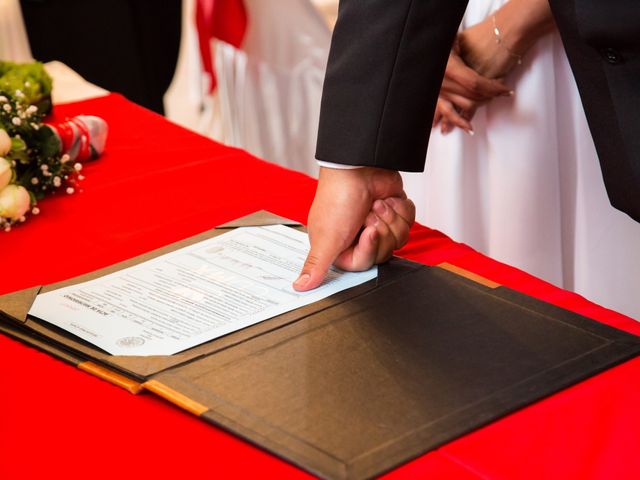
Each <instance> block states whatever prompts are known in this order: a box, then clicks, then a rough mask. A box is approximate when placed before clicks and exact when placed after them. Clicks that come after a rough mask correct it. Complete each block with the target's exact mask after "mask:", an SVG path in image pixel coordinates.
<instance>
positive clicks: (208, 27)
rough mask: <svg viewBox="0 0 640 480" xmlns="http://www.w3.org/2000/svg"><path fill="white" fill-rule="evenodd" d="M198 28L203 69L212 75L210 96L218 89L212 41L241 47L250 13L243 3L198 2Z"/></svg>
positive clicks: (225, 0)
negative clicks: (216, 40) (217, 40)
mask: <svg viewBox="0 0 640 480" xmlns="http://www.w3.org/2000/svg"><path fill="white" fill-rule="evenodd" d="M196 28H197V30H198V42H199V44H200V57H201V59H202V67H203V69H204V71H205V72H206V73H208V74H209V77H210V79H211V83H210V86H209V92H213V90H214V89H215V88H216V74H215V69H214V66H213V54H212V52H211V40H212V39H214V38H217V39H219V40H222V41H223V42H226V43H229V44H231V45H233V46H235V47H240V45H241V44H242V40H243V39H244V35H245V32H246V30H247V11H246V9H245V6H244V2H243V1H242V0H198V3H197V4H196Z"/></svg>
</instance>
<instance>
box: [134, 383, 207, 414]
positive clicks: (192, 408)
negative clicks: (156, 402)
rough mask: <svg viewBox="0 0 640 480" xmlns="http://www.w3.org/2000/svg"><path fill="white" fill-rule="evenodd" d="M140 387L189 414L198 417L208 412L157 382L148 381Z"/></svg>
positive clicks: (196, 403) (193, 401)
mask: <svg viewBox="0 0 640 480" xmlns="http://www.w3.org/2000/svg"><path fill="white" fill-rule="evenodd" d="M142 386H143V387H144V388H145V389H146V390H149V391H150V392H153V393H155V394H156V395H158V396H159V397H162V398H164V399H165V400H168V401H169V402H171V403H173V404H174V405H177V406H178V407H180V408H182V409H184V410H186V411H187V412H189V413H193V414H194V415H196V416H198V417H199V416H200V415H202V414H203V413H204V412H206V411H207V410H209V408H208V407H206V406H204V405H202V404H201V403H198V402H196V401H195V400H192V399H190V398H189V397H187V396H186V395H183V394H182V393H180V392H178V391H177V390H174V389H173V388H171V387H167V386H166V385H165V384H163V383H160V382H159V381H157V380H149V381H147V382H144V383H143V384H142Z"/></svg>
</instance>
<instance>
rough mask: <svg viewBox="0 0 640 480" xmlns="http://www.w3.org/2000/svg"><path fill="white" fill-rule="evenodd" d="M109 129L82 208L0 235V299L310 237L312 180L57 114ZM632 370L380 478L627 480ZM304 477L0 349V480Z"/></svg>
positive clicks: (124, 104) (215, 150)
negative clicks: (196, 249)
mask: <svg viewBox="0 0 640 480" xmlns="http://www.w3.org/2000/svg"><path fill="white" fill-rule="evenodd" d="M79 113H87V114H98V115H101V116H103V117H104V118H105V119H106V120H107V121H108V122H109V124H110V127H111V132H110V138H109V142H108V145H107V152H106V153H105V155H104V156H103V157H102V159H101V160H99V161H98V162H95V163H93V164H89V165H87V166H86V172H85V173H86V176H87V179H86V181H85V182H84V188H83V192H82V193H81V194H79V195H77V196H74V197H69V198H68V197H66V195H60V196H59V197H54V198H50V199H48V200H46V201H44V202H42V203H41V205H40V206H41V210H42V213H41V215H40V216H39V217H35V218H31V219H30V220H29V222H28V223H27V224H25V225H22V226H20V227H18V228H15V229H14V230H13V231H12V232H11V233H9V234H4V235H0V259H1V262H0V265H1V266H2V272H1V274H0V293H7V292H10V291H13V290H17V289H20V288H25V287H29V286H32V285H36V284H46V283H50V282H55V281H57V280H61V279H64V278H68V277H71V276H75V275H78V274H81V273H84V272H87V271H90V270H94V269H96V268H99V267H103V266H105V265H108V264H111V263H114V262H117V261H119V260H123V259H125V258H128V257H131V256H133V255H136V254H139V253H142V252H145V251H148V250H151V249H153V248H156V247H159V246H162V245H165V244H167V243H170V242H173V241H176V240H179V239H181V238H184V237H187V236H190V235H193V234H196V233H198V232H202V231H204V230H207V229H209V228H212V227H214V226H215V225H217V224H220V223H223V222H225V221H228V220H231V219H233V218H236V217H239V216H242V215H245V214H248V213H251V212H253V211H255V210H259V209H268V210H271V211H273V212H276V213H278V214H280V215H283V216H285V217H289V218H292V219H295V220H298V221H302V222H305V221H306V216H307V212H308V209H309V206H310V204H311V200H312V197H313V192H314V189H315V180H313V179H311V178H309V177H306V176H304V175H302V174H299V173H295V172H292V171H288V170H285V169H283V168H280V167H277V166H274V165H271V164H267V163H265V162H263V161H260V160H258V159H256V158H254V157H252V156H250V155H248V154H246V153H244V152H242V151H240V150H236V149H232V148H228V147H225V146H222V145H218V144H216V143H213V142H211V141H210V140H208V139H205V138H203V137H200V136H198V135H195V134H193V133H190V132H188V131H186V130H183V129H181V128H179V127H176V126H174V125H172V124H170V123H169V122H167V121H165V120H164V119H163V118H162V117H160V116H157V115H155V114H153V113H150V112H148V111H146V110H144V109H142V108H140V107H137V106H135V105H133V104H131V103H129V102H128V101H126V100H125V99H124V98H122V97H120V96H118V95H111V96H109V97H106V98H102V99H96V100H91V101H87V102H80V103H75V104H70V105H66V106H62V107H58V108H57V115H58V116H66V115H73V114H79ZM400 254H401V255H403V256H406V257H407V258H411V259H413V260H417V261H421V262H424V263H428V264H435V263H440V262H443V261H447V262H450V263H453V264H455V265H459V266H461V267H463V268H466V269H468V270H471V271H474V272H477V273H479V274H480V275H483V276H485V277H488V278H491V279H493V280H495V281H497V282H499V283H502V284H504V285H506V286H509V287H511V288H514V289H516V290H519V291H522V292H524V293H527V294H529V295H532V296H535V297H538V298H541V299H543V300H546V301H548V302H551V303H554V304H556V305H560V306H562V307H565V308H568V309H570V310H574V311H576V312H578V313H581V314H583V315H586V316H589V317H591V318H594V319H596V320H599V321H601V322H604V323H606V324H609V325H612V326H615V327H618V328H621V329H624V330H627V331H629V332H633V333H636V334H640V324H639V323H637V322H635V321H633V320H631V319H629V318H627V317H624V316H623V315H620V314H617V313H615V312H612V311H610V310H606V309H604V308H602V307H599V306H597V305H594V304H592V303H590V302H588V301H587V300H585V299H584V298H582V297H580V296H578V295H575V294H572V293H569V292H566V291H563V290H560V289H558V288H555V287H553V286H552V285H550V284H548V283H545V282H543V281H541V280H538V279H536V278H534V277H531V276H530V275H527V274H525V273H523V272H521V271H519V270H516V269H514V268H511V267H508V266H506V265H504V264H500V263H498V262H495V261H493V260H491V259H489V258H487V257H485V256H483V255H481V254H479V253H477V252H475V251H473V250H472V249H470V248H469V247H467V246H465V245H462V244H458V243H455V242H453V241H452V240H450V239H449V238H447V237H446V236H444V235H442V234H440V233H438V232H436V231H434V230H430V229H428V228H425V227H422V226H416V227H415V228H414V229H413V231H412V238H411V241H410V243H409V244H408V246H407V247H406V248H404V249H403V250H402V251H401V252H400ZM639 472H640V358H636V359H634V360H632V361H629V362H626V363H624V364H622V365H620V366H618V367H615V368H613V369H610V370H608V371H606V372H604V373H602V374H600V375H597V376H596V377H593V378H591V379H588V380H586V381H584V382H581V383H579V384H577V385H575V386H573V387H571V388H569V389H567V390H564V391H562V392H560V393H558V394H556V395H553V396H551V397H549V398H547V399H545V400H542V401H540V402H538V403H536V404H534V405H532V406H530V407H528V408H525V409H523V410H521V411H519V412H516V413H515V414H512V415H509V416H508V417H505V418H503V419H501V420H499V421H497V422H495V423H493V424H491V425H488V426H486V427H484V428H482V429H480V430H477V431H476V432H474V433H472V434H469V435H466V436H464V437H462V438H460V439H458V440H456V441H453V442H451V443H449V444H447V445H445V446H443V447H441V448H439V449H437V450H435V451H433V452H431V453H429V454H426V455H424V456H422V457H421V458H419V459H417V460H414V461H412V462H410V463H408V464H406V465H404V466H403V467H400V468H398V469H397V470H395V471H393V472H391V473H390V474H389V477H390V478H415V477H416V476H420V477H429V478H460V479H466V478H469V479H480V478H492V479H520V478H530V479H541V478H562V479H567V478H579V479H589V478H600V479H611V478H615V479H623V478H628V479H631V478H638V475H639ZM231 476H233V477H247V476H253V477H258V476H259V477H276V478H291V477H295V478H298V477H304V476H306V474H305V473H303V472H301V471H300V470H298V469H297V468H295V467H293V466H291V465H289V464H287V463H285V462H283V461H281V460H279V459H277V458H275V457H273V456H272V455H270V454H268V453H265V452H263V451H262V450H260V449H259V448H256V447H254V446H251V445H249V444H247V443H246V442H243V441H242V440H240V439H238V438H236V437H235V436H233V435H231V434H228V433H225V432H223V431H221V430H218V429H216V428H213V427H212V426H210V425H208V424H206V423H205V422H203V421H201V420H199V419H197V418H196V417H193V416H191V415H189V414H187V413H185V412H183V411H181V410H179V409H177V408H175V407H174V406H172V405H170V404H168V403H165V402H164V401H162V400H160V399H159V398H157V397H155V396H153V395H149V394H142V395H139V396H133V395H131V394H129V393H127V392H126V391H125V390H122V389H120V388H117V387H114V386H112V385H110V384H108V383H106V382H104V381H101V380H99V379H97V378H94V377H92V376H91V375H88V374H86V373H84V372H81V371H79V370H77V369H74V368H73V367H71V366H68V365H66V364H64V363H62V362H60V361H58V360H55V359H53V358H51V357H49V356H47V355H45V354H43V353H40V352H38V351H36V350H34V349H32V348H29V347H26V346H24V345H22V344H20V343H18V342H15V341H13V340H11V339H9V338H6V337H4V336H1V335H0V479H29V478H65V479H80V478H82V479H84V478H92V479H94V478H109V479H116V478H118V479H120V478H134V477H138V478H189V479H191V478H220V477H231Z"/></svg>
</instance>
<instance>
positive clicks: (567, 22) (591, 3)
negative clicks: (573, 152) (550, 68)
mask: <svg viewBox="0 0 640 480" xmlns="http://www.w3.org/2000/svg"><path fill="white" fill-rule="evenodd" d="M549 4H550V5H551V9H552V11H553V14H554V17H555V19H556V24H557V25H558V30H559V31H560V34H561V35H562V40H563V42H564V47H565V50H566V51H567V56H568V58H569V62H570V64H571V69H572V70H573V74H574V76H575V79H576V83H577V85H578V90H579V91H580V97H581V99H582V105H583V106H584V111H585V114H586V116H587V121H588V122H589V128H590V130H591V136H592V137H593V141H594V144H595V147H596V150H597V152H598V158H599V160H600V166H601V168H602V176H603V179H604V184H605V187H606V188H607V194H608V195H609V200H610V201H611V205H613V206H614V207H615V208H617V209H618V210H621V211H623V212H625V213H626V214H627V215H629V216H630V217H631V218H633V219H634V220H636V221H638V222H640V134H639V133H640V3H639V2H638V0H608V1H606V2H603V1H601V0H551V1H550V2H549Z"/></svg>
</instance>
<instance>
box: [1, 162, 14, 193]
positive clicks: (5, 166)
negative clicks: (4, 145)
mask: <svg viewBox="0 0 640 480" xmlns="http://www.w3.org/2000/svg"><path fill="white" fill-rule="evenodd" d="M12 174H13V171H12V168H11V162H10V161H9V160H7V159H6V158H3V157H0V190H2V189H3V188H4V187H6V186H7V185H9V182H10V181H11V177H12Z"/></svg>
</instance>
